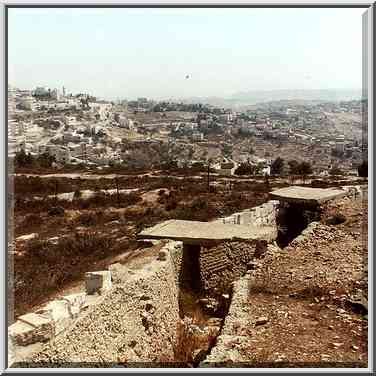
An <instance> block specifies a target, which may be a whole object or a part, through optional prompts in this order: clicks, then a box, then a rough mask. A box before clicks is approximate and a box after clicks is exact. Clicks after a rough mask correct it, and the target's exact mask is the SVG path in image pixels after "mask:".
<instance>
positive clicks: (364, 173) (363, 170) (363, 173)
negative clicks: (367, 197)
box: [358, 161, 368, 178]
mask: <svg viewBox="0 0 376 376" xmlns="http://www.w3.org/2000/svg"><path fill="white" fill-rule="evenodd" d="M358 175H359V176H360V177H362V178H367V177H368V161H363V162H362V164H360V165H359V166H358Z"/></svg>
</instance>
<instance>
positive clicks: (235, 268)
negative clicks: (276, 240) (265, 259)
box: [200, 240, 267, 293]
mask: <svg viewBox="0 0 376 376" xmlns="http://www.w3.org/2000/svg"><path fill="white" fill-rule="evenodd" d="M266 248H267V242H266V241H262V240H260V241H257V240H252V241H251V240H249V241H232V242H222V243H220V244H217V245H214V246H205V247H202V248H201V251H200V269H201V270H200V272H201V280H202V285H203V288H204V289H205V290H206V291H207V292H208V293H215V292H217V290H218V292H224V291H228V290H229V289H230V287H231V283H232V282H233V281H234V280H236V279H237V278H239V277H240V276H241V275H243V274H244V273H245V272H246V271H247V267H248V265H249V263H250V262H251V261H252V260H253V259H254V258H255V257H257V256H259V255H260V254H262V253H263V252H264V251H266Z"/></svg>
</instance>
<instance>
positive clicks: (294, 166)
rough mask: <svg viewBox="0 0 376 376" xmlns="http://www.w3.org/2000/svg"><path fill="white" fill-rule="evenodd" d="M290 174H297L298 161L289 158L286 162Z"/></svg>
mask: <svg viewBox="0 0 376 376" xmlns="http://www.w3.org/2000/svg"><path fill="white" fill-rule="evenodd" d="M288 165H289V173H290V175H299V162H298V161H295V160H291V161H289V162H288Z"/></svg>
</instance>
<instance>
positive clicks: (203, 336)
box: [174, 245, 231, 367]
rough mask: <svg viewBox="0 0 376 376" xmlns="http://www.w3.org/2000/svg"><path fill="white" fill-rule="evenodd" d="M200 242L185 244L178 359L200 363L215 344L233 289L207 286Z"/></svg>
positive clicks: (184, 363) (184, 364)
mask: <svg viewBox="0 0 376 376" xmlns="http://www.w3.org/2000/svg"><path fill="white" fill-rule="evenodd" d="M200 251H201V246H199V245H184V247H183V254H182V267H181V271H180V276H179V296H178V298H179V315H180V319H181V323H179V325H178V328H177V336H176V337H177V338H176V346H175V359H174V361H175V362H176V363H177V364H179V366H181V367H198V366H199V363H200V362H201V361H203V360H204V359H205V358H206V356H207V355H208V354H209V353H210V351H211V349H212V348H213V347H214V346H215V344H216V340H217V337H218V336H219V334H220V332H221V330H222V326H223V324H224V319H225V317H226V315H227V314H228V310H229V306H230V301H231V289H230V287H229V288H228V291H226V292H227V293H226V294H219V293H217V294H213V293H209V292H208V291H207V290H205V289H204V282H203V281H202V273H201V269H200Z"/></svg>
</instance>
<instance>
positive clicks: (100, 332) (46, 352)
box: [25, 242, 179, 367]
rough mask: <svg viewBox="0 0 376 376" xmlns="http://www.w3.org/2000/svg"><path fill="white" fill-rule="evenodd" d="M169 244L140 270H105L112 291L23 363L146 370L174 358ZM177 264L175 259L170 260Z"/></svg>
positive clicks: (175, 316)
mask: <svg viewBox="0 0 376 376" xmlns="http://www.w3.org/2000/svg"><path fill="white" fill-rule="evenodd" d="M174 243H178V242H168V243H167V244H166V245H165V246H164V247H163V248H162V249H161V250H160V251H159V254H158V255H156V257H155V258H154V259H153V260H152V261H151V262H148V263H147V264H145V265H143V266H142V267H138V268H134V269H130V268H128V267H127V266H125V265H121V264H114V265H112V266H111V267H110V271H111V275H112V288H111V290H109V291H108V292H107V293H106V295H105V296H104V297H105V299H102V300H101V301H100V302H99V303H98V304H96V305H93V306H91V307H89V309H88V310H87V312H86V313H85V314H83V315H81V316H80V317H79V318H78V319H77V320H76V322H75V323H74V324H73V325H72V327H71V328H70V329H69V330H67V331H66V332H65V333H63V334H61V335H60V336H58V337H56V338H55V339H54V340H52V341H50V342H49V343H47V344H45V345H44V346H43V348H42V349H41V350H40V351H38V352H37V353H36V354H33V355H32V356H31V357H29V358H28V359H25V360H26V361H30V362H32V363H33V364H32V366H33V367H43V366H49V367H63V366H65V367H88V366H89V367H92V366H96V365H97V366H98V365H99V366H101V367H111V366H114V365H115V364H119V363H120V364H122V363H124V365H126V364H128V365H130V366H133V367H134V366H136V367H137V366H138V367H142V366H145V367H147V366H149V365H151V364H152V362H156V361H162V360H163V361H165V362H166V361H171V360H173V357H174V353H173V347H174V341H175V339H176V327H177V323H178V322H179V305H178V286H177V284H176V279H175V268H176V266H175V264H174V260H173V256H172V255H171V254H170V252H171V253H172V254H175V255H176V252H175V251H176V249H175V245H176V244H174ZM175 261H176V259H175Z"/></svg>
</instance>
